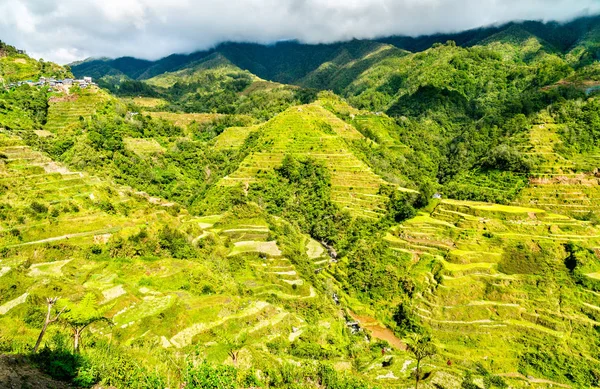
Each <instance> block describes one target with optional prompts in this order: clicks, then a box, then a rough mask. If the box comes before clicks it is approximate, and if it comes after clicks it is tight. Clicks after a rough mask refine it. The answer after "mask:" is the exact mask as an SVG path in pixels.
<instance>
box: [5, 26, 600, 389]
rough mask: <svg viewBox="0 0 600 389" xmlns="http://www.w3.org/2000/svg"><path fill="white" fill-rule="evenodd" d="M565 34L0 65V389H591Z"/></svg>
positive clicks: (581, 142) (597, 147)
mask: <svg viewBox="0 0 600 389" xmlns="http://www.w3.org/2000/svg"><path fill="white" fill-rule="evenodd" d="M573 23H576V22H572V23H571V24H565V25H560V24H543V23H539V22H523V23H509V24H508V25H505V26H502V27H499V26H497V27H490V28H489V29H481V30H476V31H471V32H465V33H459V34H455V35H448V36H446V35H440V36H435V37H421V38H410V39H409V38H403V37H392V38H382V39H374V40H353V41H348V42H340V43H336V44H323V45H308V44H300V43H296V42H282V43H278V44H276V45H270V46H262V45H258V44H245V43H239V44H238V43H225V44H222V45H219V46H217V47H216V48H215V49H213V50H209V51H206V52H198V53H193V54H189V55H174V56H172V57H168V58H166V59H163V60H158V61H142V60H135V59H132V58H129V59H128V58H125V59H120V60H107V59H100V60H98V59H96V60H86V61H83V62H81V63H75V64H72V66H71V67H70V68H67V67H62V66H59V65H55V64H51V63H48V62H40V61H36V60H34V59H32V58H30V57H28V56H27V55H26V54H25V53H23V52H21V51H19V50H17V49H15V48H13V47H11V46H8V45H6V44H3V43H2V45H3V46H2V50H0V53H1V54H2V55H0V65H1V66H0V86H2V87H1V88H0V354H2V356H0V373H1V372H2V371H3V370H5V371H7V372H9V371H10V374H8V373H7V374H6V377H7V378H4V377H2V375H0V386H2V385H4V386H7V387H9V386H8V385H13V384H14V383H16V382H22V381H24V380H25V381H26V380H28V379H35V380H37V382H43V385H47V387H52V386H51V385H62V384H64V385H65V387H71V386H72V387H93V388H97V389H100V388H108V387H116V388H157V389H158V388H166V387H170V388H174V387H182V388H183V387H185V388H256V387H264V388H290V389H291V388H294V389H296V388H297V389H300V388H330V389H349V388H364V389H368V388H381V389H385V388H412V387H414V386H415V383H416V384H418V386H419V387H423V388H486V389H487V388H508V387H510V388H551V387H564V388H593V387H600V353H599V350H600V342H599V338H598V331H599V329H600V174H599V172H598V170H599V169H600V142H599V137H600V127H599V126H600V117H599V116H598V115H599V112H600V111H599V108H600V101H599V100H598V94H597V93H596V91H595V90H590V89H584V88H581V87H580V86H581V85H592V84H593V83H594V82H598V77H600V74H599V73H598V71H599V70H600V68H599V67H598V60H597V58H595V57H594V56H595V55H597V53H595V51H594V47H596V46H595V44H596V43H597V42H596V40H595V39H596V38H595V36H596V35H594V34H595V32H596V31H597V30H598V28H600V23H599V22H598V19H597V18H591V17H590V18H583V19H581V20H579V23H580V24H579V25H578V26H582V27H581V28H580V29H576V28H575V27H574V26H575V24H573ZM561 34H562V35H561ZM561 37H562V38H561ZM467 38H468V39H467ZM124 63H125V64H127V66H123V64H124ZM7 64H8V65H7ZM40 76H47V77H59V76H60V77H70V76H74V77H77V78H82V77H84V76H85V77H88V76H89V77H94V81H97V83H98V86H95V85H91V86H89V87H86V88H80V87H79V86H77V85H74V86H73V87H71V88H70V89H69V90H68V91H67V90H64V91H56V90H48V89H47V88H46V87H37V86H29V85H26V84H25V85H16V84H14V83H16V82H18V81H23V80H26V79H28V78H33V79H36V78H35V77H40ZM11 84H13V85H12V86H11ZM52 297H57V298H58V301H57V302H56V303H55V305H54V306H53V305H48V304H49V302H48V300H47V299H49V298H52ZM51 317H57V320H56V322H51V321H50V322H49V324H48V327H47V331H46V332H45V333H43V334H44V335H43V339H42V341H41V348H40V350H34V349H33V345H34V344H35V341H36V339H37V338H38V336H39V334H40V331H41V330H42V326H43V324H44V319H45V318H48V319H49V318H51ZM44 328H45V327H44ZM74 341H75V343H74ZM421 355H425V357H424V358H423V359H421V358H420V356H421ZM10 361H12V362H10ZM7 366H13V367H7ZM14 366H17V367H18V368H17V367H14ZM31 369H35V370H31ZM32 372H34V373H32ZM38 373H39V375H40V376H39V377H38V376H37V374H38ZM19 374H21V375H19ZM57 382H60V383H57ZM57 387H60V386H57Z"/></svg>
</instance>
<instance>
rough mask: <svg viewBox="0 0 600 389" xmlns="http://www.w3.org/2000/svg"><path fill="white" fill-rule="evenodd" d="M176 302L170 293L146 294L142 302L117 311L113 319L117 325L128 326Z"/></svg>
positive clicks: (156, 313)
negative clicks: (165, 294) (160, 295)
mask: <svg viewBox="0 0 600 389" xmlns="http://www.w3.org/2000/svg"><path fill="white" fill-rule="evenodd" d="M174 302H175V297H174V296H170V295H169V296H162V297H156V296H146V297H144V299H143V300H142V301H141V302H140V303H138V304H135V305H134V306H131V307H129V308H128V309H125V310H123V311H122V312H119V313H117V314H116V315H115V316H114V317H113V321H114V322H115V324H116V325H119V326H121V327H127V326H130V325H132V324H133V323H135V322H136V321H138V320H141V319H143V318H145V317H149V316H154V315H158V314H159V313H161V312H162V311H164V310H166V309H167V308H169V307H170V306H171V305H173V303H174Z"/></svg>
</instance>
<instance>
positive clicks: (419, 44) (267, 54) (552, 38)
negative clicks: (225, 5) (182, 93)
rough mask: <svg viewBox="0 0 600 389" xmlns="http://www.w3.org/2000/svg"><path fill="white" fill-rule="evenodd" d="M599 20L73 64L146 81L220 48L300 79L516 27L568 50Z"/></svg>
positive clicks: (259, 69)
mask: <svg viewBox="0 0 600 389" xmlns="http://www.w3.org/2000/svg"><path fill="white" fill-rule="evenodd" d="M598 24H599V20H598V17H586V18H580V19H576V20H574V21H572V22H569V23H564V24H560V23H556V22H550V23H542V22H534V21H526V22H512V23H508V24H505V25H501V26H494V27H482V28H479V29H474V30H470V31H466V32H460V33H454V34H437V35H430V36H421V37H402V36H398V37H386V38H378V39H374V40H353V41H349V42H339V43H332V44H319V45H310V44H302V43H299V42H293V41H290V42H279V43H276V44H273V45H268V46H267V45H259V44H252V43H223V44H221V45H218V46H217V47H215V48H214V49H211V50H207V51H199V52H196V53H192V54H189V55H185V54H174V55H171V56H168V57H165V58H163V59H160V60H157V61H147V60H139V59H135V58H131V57H123V58H118V59H108V58H101V59H94V58H90V59H87V60H85V61H81V62H76V63H73V64H72V67H73V71H74V72H75V74H76V75H77V76H80V75H82V74H83V73H86V74H87V75H91V76H93V77H94V78H102V77H103V76H105V75H115V74H120V75H125V76H127V77H129V78H131V79H138V80H144V79H148V78H152V77H154V76H156V75H158V74H162V73H164V72H172V71H176V70H181V69H183V68H185V67H186V66H187V65H188V64H190V63H193V62H195V61H198V60H201V59H202V58H205V57H207V56H209V55H211V54H214V53H220V54H221V55H223V56H224V57H226V58H227V59H228V60H230V61H231V62H232V63H233V64H235V65H236V66H239V67H240V68H242V69H245V70H248V71H250V72H251V73H254V74H256V75H257V76H259V77H261V78H264V79H266V80H270V81H276V82H283V83H292V84H296V83H300V80H302V79H303V78H305V77H306V76H307V75H308V74H310V73H311V72H313V71H315V70H317V69H318V68H319V67H320V66H321V65H323V64H324V63H328V62H335V59H336V58H338V59H339V58H340V57H342V53H344V54H346V55H347V57H348V58H347V60H350V61H352V60H359V59H361V58H363V57H364V56H366V55H368V54H369V53H372V52H376V51H377V50H379V49H380V48H381V44H388V45H392V46H394V47H396V48H398V49H400V50H406V51H410V52H419V51H423V50H426V49H428V48H430V47H431V46H432V45H434V44H436V43H445V42H447V41H448V40H452V41H455V42H456V43H457V45H458V46H462V47H471V46H476V45H481V44H483V43H485V42H486V41H487V40H489V39H491V38H492V37H493V36H494V35H496V34H500V33H502V32H504V31H507V30H510V29H514V28H518V29H521V30H523V31H526V32H528V33H529V34H531V35H533V36H535V37H537V38H538V39H540V40H541V41H545V42H548V44H549V45H550V46H551V47H552V48H553V49H554V50H556V51H558V52H561V53H568V52H570V51H571V50H573V49H575V48H576V47H578V46H581V44H582V42H585V41H586V39H588V38H589V37H590V36H591V35H593V34H594V31H597V28H598ZM587 55H589V56H591V57H592V58H595V56H596V55H597V53H596V52H595V50H594V49H593V48H591V47H590V50H589V52H588V54H587ZM346 63H347V62H346ZM338 65H339V64H338ZM311 86H314V85H311Z"/></svg>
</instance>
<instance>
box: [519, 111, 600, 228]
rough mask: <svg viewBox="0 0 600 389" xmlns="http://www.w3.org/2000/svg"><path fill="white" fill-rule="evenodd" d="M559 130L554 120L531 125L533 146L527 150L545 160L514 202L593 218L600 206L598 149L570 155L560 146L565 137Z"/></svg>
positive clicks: (524, 147)
mask: <svg viewBox="0 0 600 389" xmlns="http://www.w3.org/2000/svg"><path fill="white" fill-rule="evenodd" d="M557 131H558V126H557V125H555V124H553V123H546V124H541V125H537V126H534V127H533V128H532V129H531V131H530V146H522V147H523V149H524V150H525V154H528V155H531V156H533V157H536V158H539V159H541V163H540V164H539V165H538V166H537V168H536V170H535V171H533V172H532V174H531V176H530V177H529V180H528V181H529V182H528V185H527V186H526V187H525V188H524V189H523V190H522V191H521V193H520V194H519V195H518V196H517V197H516V198H515V199H514V200H513V204H514V205H521V206H533V207H537V208H542V209H545V210H548V211H552V212H556V213H560V214H563V215H569V216H574V217H577V218H578V219H582V218H588V219H589V217H588V216H589V215H591V214H593V213H596V214H597V213H598V211H599V210H600V200H599V199H600V178H599V177H597V176H596V175H594V173H593V172H594V171H595V170H596V169H598V167H599V166H600V159H599V157H598V155H595V154H594V153H591V154H587V155H577V156H573V157H570V158H566V157H564V156H562V155H560V154H559V153H557V152H556V149H557V147H559V146H560V144H561V143H562V141H561V140H560V138H559V135H558V134H557Z"/></svg>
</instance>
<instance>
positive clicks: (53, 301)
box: [33, 297, 67, 353]
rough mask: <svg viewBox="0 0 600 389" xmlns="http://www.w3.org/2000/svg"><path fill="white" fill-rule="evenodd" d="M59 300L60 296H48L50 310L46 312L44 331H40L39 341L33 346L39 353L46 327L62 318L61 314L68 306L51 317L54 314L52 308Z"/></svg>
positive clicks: (35, 351) (34, 350)
mask: <svg viewBox="0 0 600 389" xmlns="http://www.w3.org/2000/svg"><path fill="white" fill-rule="evenodd" d="M57 301H58V297H48V298H47V299H46V303H47V304H48V312H47V313H46V320H45V321H44V326H43V327H42V331H40V336H38V339H37V342H35V347H34V348H33V352H34V353H37V351H38V349H39V348H40V345H41V344H42V339H43V338H44V335H45V334H46V329H48V326H49V325H50V324H52V323H55V322H56V321H58V319H59V318H60V315H61V314H62V313H63V312H64V311H65V309H66V308H67V307H66V306H65V307H63V309H61V310H60V311H59V312H58V313H57V314H56V316H54V319H51V318H50V317H51V316H52V308H53V307H54V305H55V304H56V302H57Z"/></svg>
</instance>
